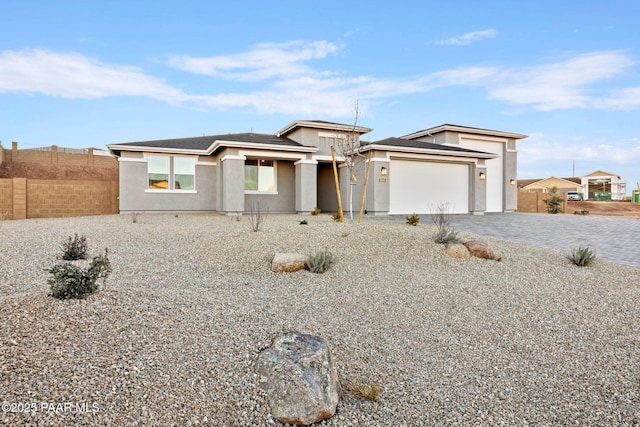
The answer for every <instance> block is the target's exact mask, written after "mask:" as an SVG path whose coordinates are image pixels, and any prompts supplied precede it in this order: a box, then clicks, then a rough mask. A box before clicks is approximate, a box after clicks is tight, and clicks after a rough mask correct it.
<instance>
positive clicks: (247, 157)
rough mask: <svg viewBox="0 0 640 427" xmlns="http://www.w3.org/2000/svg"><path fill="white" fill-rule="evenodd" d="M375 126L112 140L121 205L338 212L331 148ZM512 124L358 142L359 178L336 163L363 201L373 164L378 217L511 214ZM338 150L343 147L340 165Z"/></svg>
mask: <svg viewBox="0 0 640 427" xmlns="http://www.w3.org/2000/svg"><path fill="white" fill-rule="evenodd" d="M370 131H371V129H369V128H366V127H362V126H353V125H346V124H340V123H333V122H327V121H320V120H298V121H294V122H292V123H291V124H289V125H288V126H286V127H284V128H282V129H281V130H280V131H279V132H277V133H276V134H274V135H268V134H257V133H239V134H226V135H212V136H202V137H194V138H179V139H166V140H155V141H142V142H128V143H121V144H110V145H108V148H109V150H110V152H111V153H112V154H113V155H115V156H116V157H117V158H118V160H119V162H120V212H145V211H170V212H178V211H189V212H210V211H217V212H223V213H227V214H237V213H242V212H249V211H251V210H253V209H254V207H255V206H256V205H257V204H259V205H260V208H261V210H268V211H269V212H271V213H310V212H311V211H313V209H314V208H319V209H321V210H322V211H323V212H335V211H337V197H336V190H335V181H334V175H333V165H332V160H331V159H332V158H331V146H336V149H337V145H336V142H337V141H338V139H340V138H346V137H351V138H353V137H355V138H357V140H358V141H360V136H361V135H363V134H366V133H368V132H370ZM525 137H526V136H525V135H520V134H516V133H510V132H502V131H494V130H487V129H479V128H472V127H465V126H457V125H448V124H446V125H441V126H438V127H434V128H429V129H425V130H421V131H418V132H414V133H411V134H409V135H405V136H403V137H399V138H387V139H383V140H380V141H373V142H359V144H361V147H360V153H361V156H360V157H359V162H358V167H356V169H355V171H354V174H353V175H354V176H353V178H355V179H353V178H352V177H351V176H350V175H349V173H348V172H347V170H346V168H344V167H340V168H339V180H340V183H341V186H340V187H341V196H342V198H343V205H344V206H345V210H346V208H347V206H348V204H347V202H346V198H347V194H348V186H349V185H352V186H353V190H354V191H353V195H354V196H353V206H354V207H353V208H354V210H357V209H359V207H360V200H361V195H362V189H363V184H364V181H365V179H364V178H365V172H366V169H367V167H366V165H367V162H369V161H370V162H371V166H370V176H369V184H368V186H367V194H366V200H365V209H366V211H367V212H368V213H369V214H372V215H386V214H411V213H414V212H415V213H431V212H434V211H435V209H436V208H437V207H438V206H447V208H448V210H449V211H450V212H452V213H472V214H483V213H485V212H512V211H514V210H515V209H516V206H517V187H516V185H515V184H516V179H517V176H516V167H517V151H516V141H517V140H519V139H522V138H525ZM341 154H342V153H340V152H339V151H337V153H336V158H337V161H338V164H339V165H340V164H341V163H342V160H343V158H342V156H341Z"/></svg>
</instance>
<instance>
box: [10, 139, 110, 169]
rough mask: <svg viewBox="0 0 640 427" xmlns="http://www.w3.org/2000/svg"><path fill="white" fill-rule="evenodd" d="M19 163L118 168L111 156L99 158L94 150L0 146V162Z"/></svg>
mask: <svg viewBox="0 0 640 427" xmlns="http://www.w3.org/2000/svg"><path fill="white" fill-rule="evenodd" d="M3 161H4V162H21V163H57V164H62V165H75V166H97V167H111V168H117V167H118V160H116V159H115V158H114V157H111V156H99V155H95V154H94V149H93V148H89V149H88V150H87V154H76V153H66V152H65V151H64V149H61V150H60V149H58V146H57V145H52V146H51V148H50V149H48V150H47V151H42V150H29V149H25V150H18V143H17V142H15V141H14V142H12V143H11V149H8V148H3V147H2V145H1V144H0V162H3Z"/></svg>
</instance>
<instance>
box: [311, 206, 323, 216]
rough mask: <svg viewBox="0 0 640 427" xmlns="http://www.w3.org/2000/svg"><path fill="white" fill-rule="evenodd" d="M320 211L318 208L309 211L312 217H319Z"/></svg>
mask: <svg viewBox="0 0 640 427" xmlns="http://www.w3.org/2000/svg"><path fill="white" fill-rule="evenodd" d="M320 212H321V211H320V209H319V208H313V210H312V211H311V215H313V216H318V215H320Z"/></svg>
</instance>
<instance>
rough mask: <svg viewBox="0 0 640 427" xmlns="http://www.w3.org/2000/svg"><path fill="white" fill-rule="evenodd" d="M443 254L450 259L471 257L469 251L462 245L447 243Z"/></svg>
mask: <svg viewBox="0 0 640 427" xmlns="http://www.w3.org/2000/svg"><path fill="white" fill-rule="evenodd" d="M445 252H446V254H447V255H449V256H450V257H452V258H462V259H469V258H470V257H471V254H469V250H468V249H467V248H466V247H465V246H464V245H463V244H462V243H447V244H446V245H445Z"/></svg>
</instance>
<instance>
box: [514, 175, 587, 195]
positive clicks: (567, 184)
mask: <svg viewBox="0 0 640 427" xmlns="http://www.w3.org/2000/svg"><path fill="white" fill-rule="evenodd" d="M553 187H556V189H557V191H558V192H560V193H567V192H569V191H577V192H579V193H582V192H583V187H582V184H581V181H580V178H557V177H555V176H550V177H549V178H544V179H530V180H518V188H520V189H521V190H524V191H528V192H530V193H548V192H549V190H550V189H551V188H553Z"/></svg>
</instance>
